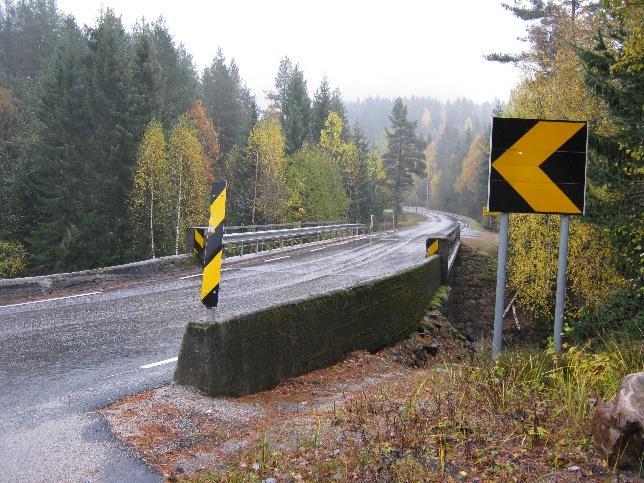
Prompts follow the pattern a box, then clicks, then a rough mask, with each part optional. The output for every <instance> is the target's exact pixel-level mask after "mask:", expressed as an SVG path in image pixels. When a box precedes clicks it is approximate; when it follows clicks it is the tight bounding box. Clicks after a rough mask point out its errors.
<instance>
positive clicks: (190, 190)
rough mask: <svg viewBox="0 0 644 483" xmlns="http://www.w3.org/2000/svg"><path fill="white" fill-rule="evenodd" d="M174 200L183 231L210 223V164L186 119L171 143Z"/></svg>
mask: <svg viewBox="0 0 644 483" xmlns="http://www.w3.org/2000/svg"><path fill="white" fill-rule="evenodd" d="M169 158H170V172H171V180H172V197H173V199H174V200H175V203H176V205H175V207H176V208H175V210H177V211H175V213H176V214H177V218H178V219H179V222H178V224H179V231H181V232H183V230H184V229H185V228H187V227H188V226H192V225H198V226H203V225H205V224H206V222H207V218H208V216H207V214H208V201H209V195H210V184H209V183H208V179H209V176H210V170H209V165H208V161H207V158H206V156H205V155H204V152H203V148H202V146H201V143H200V142H199V138H198V137H197V133H196V131H195V129H194V128H193V127H192V126H191V125H190V123H189V122H188V119H187V118H186V117H183V116H182V117H181V118H179V120H178V121H177V123H176V124H175V125H174V127H173V128H172V132H171V133H170V140H169Z"/></svg>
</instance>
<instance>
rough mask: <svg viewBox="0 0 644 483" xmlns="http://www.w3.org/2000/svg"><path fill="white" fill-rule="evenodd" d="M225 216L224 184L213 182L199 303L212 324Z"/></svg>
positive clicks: (217, 290)
mask: <svg viewBox="0 0 644 483" xmlns="http://www.w3.org/2000/svg"><path fill="white" fill-rule="evenodd" d="M225 214H226V182H225V181H215V182H214V183H213V184H212V191H211V194H210V219H209V221H208V230H207V234H206V235H207V237H206V247H205V248H204V261H203V280H202V283H201V303H203V304H204V305H205V306H206V320H207V321H209V322H214V320H215V308H216V307H217V303H218V302H219V281H220V280H221V259H222V254H223V248H224V217H225Z"/></svg>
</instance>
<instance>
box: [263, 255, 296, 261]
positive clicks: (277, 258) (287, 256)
mask: <svg viewBox="0 0 644 483" xmlns="http://www.w3.org/2000/svg"><path fill="white" fill-rule="evenodd" d="M282 258H291V256H290V255H284V256H283V257H275V258H269V259H267V260H264V262H273V261H275V260H281V259H282Z"/></svg>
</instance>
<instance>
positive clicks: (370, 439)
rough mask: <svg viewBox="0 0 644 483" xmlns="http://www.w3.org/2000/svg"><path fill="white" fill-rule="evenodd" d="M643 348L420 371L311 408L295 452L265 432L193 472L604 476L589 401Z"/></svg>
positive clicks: (511, 356) (310, 476)
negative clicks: (323, 408)
mask: <svg viewBox="0 0 644 483" xmlns="http://www.w3.org/2000/svg"><path fill="white" fill-rule="evenodd" d="M642 356H643V354H642V346H641V344H637V343H633V344H628V345H623V344H622V345H618V344H616V343H609V344H607V345H606V346H605V347H604V348H603V349H602V350H600V351H591V350H590V348H589V347H588V346H581V347H571V348H569V349H568V350H567V351H566V352H565V354H563V355H562V356H556V355H555V354H554V353H552V352H550V351H546V352H543V351H541V352H536V351H529V350H528V351H526V350H523V351H520V352H510V353H508V354H505V355H504V356H502V357H501V358H500V359H499V361H498V362H497V363H492V362H488V361H487V360H485V358H484V357H481V358H480V359H479V360H477V361H476V362H475V363H474V364H462V363H459V364H453V363H452V364H449V363H446V364H445V365H444V366H442V367H433V368H431V369H424V370H419V371H417V372H416V373H415V374H414V376H413V377H410V378H407V379H406V380H400V381H397V382H396V383H392V384H388V385H387V386H385V387H380V388H379V389H378V390H377V391H375V392H374V393H371V394H363V396H362V397H358V398H356V399H354V400H353V401H350V402H349V403H348V404H346V405H345V406H344V408H343V409H342V410H338V411H333V412H332V413H330V414H320V415H317V417H316V418H314V420H313V422H312V424H310V425H309V427H308V428H307V429H306V430H305V432H304V433H305V434H306V435H307V436H306V438H304V439H303V440H302V441H301V442H300V444H299V445H298V447H297V449H295V450H284V447H283V445H281V444H280V443H279V442H278V441H273V440H272V439H271V437H270V435H269V434H264V435H263V436H262V438H261V439H260V443H259V444H258V445H257V446H255V447H254V448H252V449H251V450H249V451H246V452H244V453H242V454H240V460H239V461H240V463H239V464H238V465H236V467H235V468H233V469H232V470H231V471H227V472H226V473H222V474H207V475H202V476H199V477H194V478H192V479H191V481H231V482H232V481H262V480H266V479H267V478H275V479H276V480H277V481H300V480H304V481H331V480H335V481H349V480H358V481H442V480H449V481H454V480H468V481H578V480H580V479H582V480H584V481H604V480H605V479H607V478H609V475H610V470H611V469H610V468H607V467H606V465H605V463H604V462H603V461H602V460H601V458H600V456H599V455H597V454H596V453H595V452H594V449H593V447H592V440H591V437H590V436H589V422H590V419H591V417H592V415H593V413H594V405H595V403H596V402H597V401H600V400H604V399H610V398H612V397H613V396H614V395H615V393H616V391H617V389H618V386H619V381H620V379H621V377H622V376H623V375H624V374H627V373H629V372H635V371H638V370H642V366H643V362H642V361H643V359H642ZM628 480H629V478H628V477H627V478H626V479H625V480H622V481H628Z"/></svg>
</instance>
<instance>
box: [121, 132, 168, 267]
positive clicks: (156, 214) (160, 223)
mask: <svg viewBox="0 0 644 483" xmlns="http://www.w3.org/2000/svg"><path fill="white" fill-rule="evenodd" d="M136 162H137V164H136V172H135V174H134V180H133V187H132V192H131V193H130V198H129V206H128V216H129V219H130V223H131V225H132V229H133V236H134V241H135V244H136V245H137V246H138V248H139V249H140V250H144V249H146V251H147V247H149V248H150V255H151V256H152V257H154V256H155V255H156V251H155V243H156V248H161V252H164V251H165V248H164V246H163V245H164V242H167V238H168V236H167V235H165V236H164V234H163V232H164V231H165V232H168V228H167V226H166V227H165V228H164V225H167V218H168V217H169V215H170V212H171V207H170V205H171V202H170V198H169V197H170V166H169V164H168V156H167V150H166V140H165V135H164V133H163V128H162V127H161V124H160V123H159V122H157V121H152V122H150V124H149V125H148V127H147V129H146V130H145V133H144V135H143V140H142V141H141V144H140V145H139V150H138V155H137V161H136ZM155 238H156V242H155Z"/></svg>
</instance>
